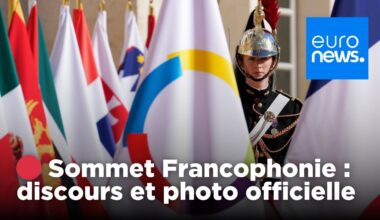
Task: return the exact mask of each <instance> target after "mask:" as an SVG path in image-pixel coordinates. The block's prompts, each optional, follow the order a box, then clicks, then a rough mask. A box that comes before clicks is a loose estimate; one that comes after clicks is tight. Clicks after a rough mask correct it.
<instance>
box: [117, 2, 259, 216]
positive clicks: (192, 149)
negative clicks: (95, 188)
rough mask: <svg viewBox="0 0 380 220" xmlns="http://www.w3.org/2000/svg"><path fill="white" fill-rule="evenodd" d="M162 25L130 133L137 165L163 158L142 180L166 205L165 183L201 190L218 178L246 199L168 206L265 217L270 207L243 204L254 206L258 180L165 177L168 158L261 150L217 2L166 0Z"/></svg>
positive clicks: (223, 157)
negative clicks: (248, 196)
mask: <svg viewBox="0 0 380 220" xmlns="http://www.w3.org/2000/svg"><path fill="white" fill-rule="evenodd" d="M157 30H159V31H155V32H154V34H153V38H152V44H151V45H150V53H149V56H148V59H147V62H146V66H145V67H144V75H143V76H144V77H143V81H142V82H141V84H140V86H139V89H138V90H137V93H136V96H135V100H134V102H133V105H132V108H131V111H130V115H129V118H128V121H127V126H126V129H125V131H124V134H123V141H124V142H125V144H126V145H127V149H128V152H129V155H130V160H131V162H133V163H144V162H145V161H146V160H152V161H153V162H154V163H155V170H154V171H153V172H154V173H155V175H154V177H153V178H148V177H147V176H143V177H141V178H140V180H141V182H142V183H143V184H145V185H146V184H147V182H151V183H153V185H154V186H155V187H156V188H155V192H154V194H155V197H156V200H157V201H161V202H162V199H163V193H162V189H163V187H165V186H171V185H175V186H177V187H178V186H179V184H180V182H181V181H185V182H186V184H188V185H191V186H193V187H199V186H201V185H205V186H209V185H210V184H211V182H210V181H212V182H217V183H219V184H220V185H221V186H222V187H225V186H228V185H233V186H235V187H236V188H237V189H238V190H239V196H240V197H239V198H237V199H236V200H234V201H232V202H231V201H230V202H228V201H219V202H218V201H213V200H212V199H210V200H208V201H204V202H201V201H187V200H186V201H180V200H179V199H178V200H176V201H172V202H170V203H169V204H166V207H164V206H160V207H161V209H164V208H166V209H171V210H174V212H175V213H177V214H178V213H181V214H183V215H211V214H215V215H218V214H220V215H221V216H224V217H226V216H228V214H227V213H229V214H230V215H231V216H235V217H236V216H249V215H254V216H256V217H257V216H260V215H262V214H263V213H262V211H260V210H261V208H262V206H259V205H258V203H255V202H252V201H250V202H249V204H250V206H252V208H251V209H245V210H241V208H243V207H244V205H242V204H246V205H247V203H243V202H246V201H245V200H244V199H243V198H245V189H246V187H248V186H250V185H251V184H253V183H251V182H250V181H249V180H247V179H246V178H238V179H235V178H224V179H218V178H213V179H212V180H210V179H206V178H204V179H202V178H200V179H198V178H189V177H185V178H182V179H179V178H178V176H177V175H173V176H171V177H170V178H164V177H163V176H162V175H161V173H162V162H163V159H168V158H172V159H177V160H178V161H179V162H182V163H186V162H188V163H201V164H203V163H217V164H220V163H232V164H235V163H244V162H245V163H250V162H253V152H252V148H251V145H250V142H249V137H248V130H247V127H246V124H245V119H244V114H243V109H242V106H241V102H240V96H239V94H238V89H237V85H236V80H235V77H234V73H233V68H232V63H231V60H230V55H229V51H228V46H227V42H226V39H225V37H224V36H225V33H224V29H223V25H222V20H221V16H220V12H219V9H218V4H217V1H203V0H182V1H164V2H163V5H162V7H161V11H160V17H159V20H158V22H157ZM235 208H236V209H235ZM245 208H246V207H245ZM238 210H239V211H238ZM224 213H226V214H224ZM134 214H136V213H134ZM154 214H155V215H158V214H157V213H156V212H154ZM223 214H224V215H223Z"/></svg>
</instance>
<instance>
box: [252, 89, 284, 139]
mask: <svg viewBox="0 0 380 220" xmlns="http://www.w3.org/2000/svg"><path fill="white" fill-rule="evenodd" d="M289 100H290V99H289V98H288V97H286V96H284V95H282V94H278V95H277V97H276V98H275V100H274V101H273V102H272V104H271V105H270V106H269V108H268V109H267V111H266V112H265V113H264V115H263V116H261V118H260V120H259V122H258V123H257V124H256V126H255V127H254V128H253V129H252V131H251V132H249V138H250V139H251V142H252V146H255V145H256V144H257V142H259V140H260V139H261V137H262V136H263V135H264V134H265V132H266V131H267V130H268V128H269V127H270V126H271V125H272V123H273V121H274V119H275V118H276V117H277V116H278V115H279V114H280V112H281V111H282V109H283V108H284V107H285V105H286V103H288V101H289Z"/></svg>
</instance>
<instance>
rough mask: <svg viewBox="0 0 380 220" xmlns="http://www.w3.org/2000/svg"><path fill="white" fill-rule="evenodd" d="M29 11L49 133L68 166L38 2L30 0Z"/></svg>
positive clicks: (29, 22) (67, 153) (33, 46)
mask: <svg viewBox="0 0 380 220" xmlns="http://www.w3.org/2000/svg"><path fill="white" fill-rule="evenodd" d="M29 11H30V12H29V14H30V15H29V19H28V24H27V29H28V33H29V39H30V45H31V48H32V53H33V57H34V62H35V63H36V66H37V67H38V78H39V85H40V91H41V95H42V99H43V104H44V112H45V115H46V120H47V124H48V127H49V133H50V136H51V140H52V142H53V146H54V147H55V148H57V149H55V152H56V154H58V155H57V156H59V158H61V159H62V160H63V161H64V163H65V164H68V163H70V162H71V155H70V153H69V149H68V145H67V142H66V137H65V131H64V128H63V122H62V116H61V112H60V107H59V104H58V99H57V93H56V89H55V85H54V79H53V73H52V71H51V66H50V61H49V55H48V52H47V48H46V43H45V37H44V33H43V29H42V25H41V22H40V20H39V16H38V12H37V3H36V0H29Z"/></svg>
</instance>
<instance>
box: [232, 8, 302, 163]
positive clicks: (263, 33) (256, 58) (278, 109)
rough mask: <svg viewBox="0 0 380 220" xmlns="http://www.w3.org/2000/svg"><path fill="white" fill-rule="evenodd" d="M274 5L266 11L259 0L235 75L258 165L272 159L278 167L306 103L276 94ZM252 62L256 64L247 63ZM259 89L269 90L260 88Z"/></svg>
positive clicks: (238, 53)
mask: <svg viewBox="0 0 380 220" xmlns="http://www.w3.org/2000/svg"><path fill="white" fill-rule="evenodd" d="M265 2H269V1H268V0H265ZM263 3H264V2H263ZM270 5H272V6H273V5H275V6H276V7H275V8H266V9H265V7H263V6H262V3H261V1H260V0H259V1H258V6H257V7H256V9H255V10H254V12H252V13H251V16H250V18H249V21H248V23H247V27H246V31H245V32H244V33H243V36H242V38H241V40H240V43H239V45H238V46H237V49H236V63H235V73H236V78H237V82H238V88H239V92H240V96H241V101H242V105H243V109H244V114H245V118H246V122H247V126H248V129H249V131H250V137H251V141H252V144H253V148H254V152H255V156H256V161H257V162H259V163H266V162H267V159H269V158H272V159H273V162H274V163H279V164H280V165H281V166H282V165H283V163H284V159H285V156H286V152H287V150H288V147H289V144H290V142H291V140H292V136H293V133H294V130H295V127H296V125H297V122H298V117H299V114H300V111H301V107H302V103H301V101H299V100H298V99H294V98H292V97H290V96H289V95H287V94H285V93H283V92H281V91H279V90H275V85H274V82H273V81H274V80H273V79H274V78H275V76H274V74H275V73H274V72H275V70H276V68H277V64H278V61H279V58H280V47H279V45H278V42H277V39H276V27H275V24H276V23H277V20H278V18H279V13H278V4H273V2H271V4H270ZM264 6H265V5H264ZM267 11H268V12H267ZM264 12H265V13H264ZM268 16H271V17H270V18H268ZM264 19H265V20H266V21H267V22H268V23H269V24H270V26H271V30H268V28H265V27H264ZM276 19H277V20H276ZM273 23H275V24H273ZM250 60H252V63H247V62H250ZM266 62H268V63H269V64H268V71H267V72H264V73H261V75H257V74H258V73H260V72H261V71H263V69H265V67H264V68H263V67H260V68H261V69H260V70H257V69H258V67H257V68H256V67H255V65H256V66H260V65H265V63H266ZM249 65H254V66H253V67H252V68H251V69H254V70H253V72H252V70H249V69H250V68H249V67H250V66H249ZM269 65H270V66H269ZM255 68H256V70H255ZM255 74H256V75H255ZM256 85H265V86H266V87H265V88H258V86H256Z"/></svg>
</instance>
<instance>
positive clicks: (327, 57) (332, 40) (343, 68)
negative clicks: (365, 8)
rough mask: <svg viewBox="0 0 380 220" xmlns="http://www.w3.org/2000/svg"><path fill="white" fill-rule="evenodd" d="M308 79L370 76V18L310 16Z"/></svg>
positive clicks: (308, 30)
mask: <svg viewBox="0 0 380 220" xmlns="http://www.w3.org/2000/svg"><path fill="white" fill-rule="evenodd" d="M306 59H307V62H306V78H307V79H326V80H327V79H368V19H367V18H346V17H345V18H322V17H318V18H307V19H306Z"/></svg>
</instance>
